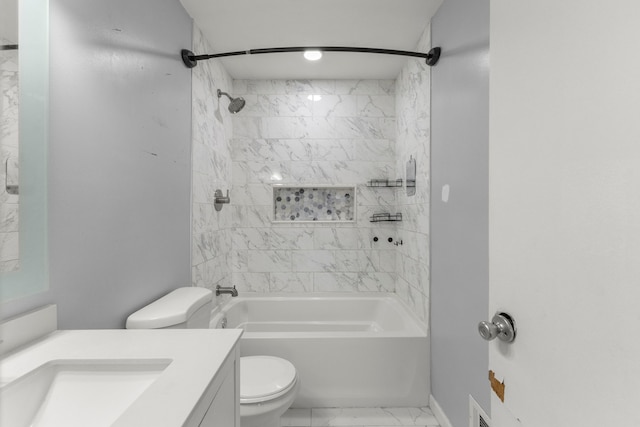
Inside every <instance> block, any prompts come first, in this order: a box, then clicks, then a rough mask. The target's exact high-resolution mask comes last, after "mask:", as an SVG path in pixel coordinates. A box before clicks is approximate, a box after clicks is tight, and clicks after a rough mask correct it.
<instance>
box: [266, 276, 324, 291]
mask: <svg viewBox="0 0 640 427" xmlns="http://www.w3.org/2000/svg"><path fill="white" fill-rule="evenodd" d="M269 291H270V292H313V273H270V275H269Z"/></svg>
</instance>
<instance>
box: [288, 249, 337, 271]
mask: <svg viewBox="0 0 640 427" xmlns="http://www.w3.org/2000/svg"><path fill="white" fill-rule="evenodd" d="M335 269H336V259H335V257H334V254H333V252H332V251H326V250H313V251H293V254H292V257H291V270H292V271H307V272H322V271H335Z"/></svg>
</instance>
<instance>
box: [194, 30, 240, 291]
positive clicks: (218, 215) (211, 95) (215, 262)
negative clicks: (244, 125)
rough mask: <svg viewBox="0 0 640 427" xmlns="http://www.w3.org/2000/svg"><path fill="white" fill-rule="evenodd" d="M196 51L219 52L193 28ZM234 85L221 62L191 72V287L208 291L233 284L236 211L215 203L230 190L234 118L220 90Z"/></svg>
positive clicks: (199, 65)
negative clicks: (217, 192) (217, 194)
mask: <svg viewBox="0 0 640 427" xmlns="http://www.w3.org/2000/svg"><path fill="white" fill-rule="evenodd" d="M193 51H194V52H214V51H215V49H214V48H213V47H212V46H211V45H210V44H209V43H208V42H207V41H206V39H205V38H204V37H203V35H202V33H201V31H200V30H199V29H198V28H197V27H196V26H195V25H194V32H193ZM232 84H233V83H232V80H231V78H230V77H229V75H228V73H227V72H226V70H225V69H224V68H223V67H222V65H220V62H219V61H201V62H199V63H198V66H197V67H195V68H193V69H192V122H193V124H192V137H191V138H192V148H191V150H192V184H191V187H192V229H191V233H192V249H191V264H192V282H193V284H194V285H195V286H202V287H206V288H209V289H215V287H216V285H218V284H219V285H221V286H229V285H230V284H231V269H230V267H229V266H230V264H231V253H232V252H231V245H232V241H233V239H232V230H231V226H232V209H231V208H230V207H229V206H228V205H225V206H224V208H223V209H222V210H221V211H216V210H215V208H214V204H213V198H214V193H215V190H216V189H220V190H222V191H223V193H226V190H227V189H231V176H232V173H231V154H230V149H229V142H230V139H231V134H232V124H231V114H230V113H229V112H228V110H227V99H226V98H222V99H218V96H217V94H216V91H217V89H221V90H222V91H225V92H226V91H230V90H231V88H232ZM224 298H228V297H226V296H224V297H219V301H217V302H218V303H219V302H222V300H223V299H224Z"/></svg>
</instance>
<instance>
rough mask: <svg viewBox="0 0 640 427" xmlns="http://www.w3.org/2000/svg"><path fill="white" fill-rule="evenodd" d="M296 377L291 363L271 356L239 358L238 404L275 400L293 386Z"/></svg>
mask: <svg viewBox="0 0 640 427" xmlns="http://www.w3.org/2000/svg"><path fill="white" fill-rule="evenodd" d="M297 378H298V375H297V373H296V368H295V367H294V366H293V364H292V363H291V362H289V361H288V360H285V359H281V358H279V357H273V356H243V357H241V358H240V403H241V404H242V403H258V402H266V401H269V400H273V399H276V398H278V397H280V396H282V395H284V394H286V393H287V392H288V391H289V390H291V388H293V386H295V384H296V381H297Z"/></svg>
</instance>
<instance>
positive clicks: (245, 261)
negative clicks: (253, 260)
mask: <svg viewBox="0 0 640 427" xmlns="http://www.w3.org/2000/svg"><path fill="white" fill-rule="evenodd" d="M229 261H230V266H229V268H230V270H231V271H232V272H234V273H237V272H248V271H249V250H248V249H237V248H232V249H231V257H230V260H229Z"/></svg>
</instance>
